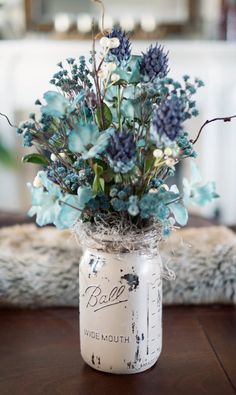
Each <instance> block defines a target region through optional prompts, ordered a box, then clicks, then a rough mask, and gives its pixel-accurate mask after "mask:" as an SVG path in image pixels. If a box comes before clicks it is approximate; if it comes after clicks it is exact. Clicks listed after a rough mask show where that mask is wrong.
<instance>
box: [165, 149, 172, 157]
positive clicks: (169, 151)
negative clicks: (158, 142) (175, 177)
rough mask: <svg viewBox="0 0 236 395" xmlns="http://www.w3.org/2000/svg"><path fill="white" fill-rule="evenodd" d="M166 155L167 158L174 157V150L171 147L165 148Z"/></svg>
mask: <svg viewBox="0 0 236 395" xmlns="http://www.w3.org/2000/svg"><path fill="white" fill-rule="evenodd" d="M164 154H165V155H166V156H171V155H172V149H171V148H170V147H167V148H165V151H164Z"/></svg>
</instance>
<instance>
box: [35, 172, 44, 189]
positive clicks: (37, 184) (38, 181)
mask: <svg viewBox="0 0 236 395" xmlns="http://www.w3.org/2000/svg"><path fill="white" fill-rule="evenodd" d="M40 173H41V171H39V172H38V174H37V176H36V177H35V179H34V181H33V186H34V187H35V188H42V187H43V183H42V180H41V178H40Z"/></svg>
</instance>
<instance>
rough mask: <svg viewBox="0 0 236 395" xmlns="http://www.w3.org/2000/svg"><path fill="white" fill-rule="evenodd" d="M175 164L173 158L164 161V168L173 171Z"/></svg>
mask: <svg viewBox="0 0 236 395" xmlns="http://www.w3.org/2000/svg"><path fill="white" fill-rule="evenodd" d="M175 164H176V161H175V160H174V159H173V158H168V159H166V166H168V167H170V168H172V169H173V168H174V166H175Z"/></svg>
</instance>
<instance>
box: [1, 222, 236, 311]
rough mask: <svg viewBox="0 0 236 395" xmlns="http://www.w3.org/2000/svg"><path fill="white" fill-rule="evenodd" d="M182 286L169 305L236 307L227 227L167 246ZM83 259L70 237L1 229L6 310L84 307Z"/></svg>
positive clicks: (180, 237)
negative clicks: (81, 290) (80, 285)
mask: <svg viewBox="0 0 236 395" xmlns="http://www.w3.org/2000/svg"><path fill="white" fill-rule="evenodd" d="M160 249H161V254H162V257H163V262H164V264H167V265H168V266H169V267H170V268H171V269H172V270H174V272H175V273H176V280H174V281H167V280H164V281H163V294H164V303H165V304H189V303H192V304H203V303H228V304H233V303H236V236H235V234H234V233H233V232H232V231H230V230H228V229H227V228H225V227H206V228H196V229H195V228H190V229H185V230H180V231H176V232H175V233H173V234H172V236H171V237H170V239H169V240H168V241H167V242H165V243H162V245H161V248H160ZM81 254H82V250H81V248H80V247H79V246H78V245H77V243H76V241H75V240H74V238H73V236H72V235H71V233H70V232H69V231H58V230H57V229H55V228H51V227H48V228H43V229H38V228H37V227H36V226H35V225H22V226H13V227H8V228H2V229H0V306H8V307H9V306H12V307H13V306H14V307H16V306H17V307H26V306H27V307H29V306H30V307H44V306H78V294H79V288H78V269H79V261H80V257H81Z"/></svg>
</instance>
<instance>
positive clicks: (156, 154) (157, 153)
mask: <svg viewBox="0 0 236 395" xmlns="http://www.w3.org/2000/svg"><path fill="white" fill-rule="evenodd" d="M153 156H154V158H163V156H164V153H163V151H162V150H161V149H155V150H154V151H153Z"/></svg>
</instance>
